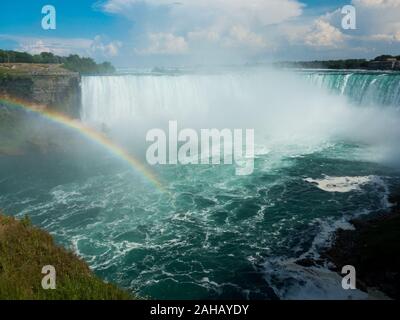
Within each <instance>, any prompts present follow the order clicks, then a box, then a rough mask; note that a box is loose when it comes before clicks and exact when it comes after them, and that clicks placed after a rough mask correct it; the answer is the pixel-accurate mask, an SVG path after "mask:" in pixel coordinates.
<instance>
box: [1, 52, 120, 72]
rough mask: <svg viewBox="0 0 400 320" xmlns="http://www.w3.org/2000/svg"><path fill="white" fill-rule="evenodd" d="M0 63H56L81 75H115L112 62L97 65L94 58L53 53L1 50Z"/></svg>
mask: <svg viewBox="0 0 400 320" xmlns="http://www.w3.org/2000/svg"><path fill="white" fill-rule="evenodd" d="M0 63H44V64H48V63H56V64H62V66H63V67H64V68H65V69H68V70H71V71H74V72H80V73H89V74H90V73H113V72H115V68H114V66H113V65H112V64H111V63H110V62H103V63H96V62H95V61H94V60H93V59H92V58H88V57H80V56H79V55H77V54H71V55H69V56H67V57H62V56H57V55H55V54H53V53H51V52H42V53H40V54H29V53H27V52H19V51H12V50H1V49H0Z"/></svg>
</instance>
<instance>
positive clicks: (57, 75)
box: [0, 63, 81, 118]
mask: <svg viewBox="0 0 400 320" xmlns="http://www.w3.org/2000/svg"><path fill="white" fill-rule="evenodd" d="M0 95H8V96H12V97H16V98H20V99H23V100H26V101H29V102H33V103H37V104H42V105H45V106H46V107H48V108H49V109H53V110H57V111H59V112H63V113H65V114H67V115H68V116H70V117H73V118H79V113H80V104H81V89H80V75H79V73H75V72H70V71H68V70H65V69H63V68H62V67H61V66H60V65H49V64H46V65H41V64H25V63H19V64H18V63H17V64H7V63H4V64H0Z"/></svg>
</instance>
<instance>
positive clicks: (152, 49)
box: [136, 33, 188, 54]
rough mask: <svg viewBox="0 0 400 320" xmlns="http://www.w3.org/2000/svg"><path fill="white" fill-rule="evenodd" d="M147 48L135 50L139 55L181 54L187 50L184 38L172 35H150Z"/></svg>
mask: <svg viewBox="0 0 400 320" xmlns="http://www.w3.org/2000/svg"><path fill="white" fill-rule="evenodd" d="M148 38H149V46H148V47H147V48H145V49H136V52H137V53H139V54H183V53H186V52H187V50H188V44H187V42H186V40H185V38H183V37H181V36H175V35H174V34H172V33H150V34H149V35H148Z"/></svg>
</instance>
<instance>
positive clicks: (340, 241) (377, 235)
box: [323, 193, 400, 299]
mask: <svg viewBox="0 0 400 320" xmlns="http://www.w3.org/2000/svg"><path fill="white" fill-rule="evenodd" d="M390 201H391V203H393V204H394V206H393V207H392V208H391V211H390V212H389V213H384V214H380V215H378V216H376V215H374V216H367V217H363V218H358V219H355V220H352V221H351V223H352V224H353V225H354V228H355V229H354V230H342V229H339V230H337V231H336V234H335V240H334V243H333V245H332V246H331V247H330V248H329V249H327V250H326V251H325V252H324V253H323V257H325V258H327V259H328V260H329V261H331V262H332V263H333V264H334V266H333V267H332V270H333V271H336V272H338V273H340V272H341V268H342V267H343V266H345V265H352V266H354V267H355V269H356V276H357V288H358V289H361V290H363V291H370V290H378V291H381V292H383V293H384V294H385V295H387V296H388V297H389V298H392V299H399V298H400V242H399V238H400V193H397V194H395V195H393V196H392V197H391V199H390Z"/></svg>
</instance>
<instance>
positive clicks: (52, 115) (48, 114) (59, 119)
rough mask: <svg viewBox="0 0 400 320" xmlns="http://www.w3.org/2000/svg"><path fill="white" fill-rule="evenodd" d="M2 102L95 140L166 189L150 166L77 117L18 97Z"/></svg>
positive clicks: (5, 98)
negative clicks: (73, 117) (74, 117)
mask: <svg viewBox="0 0 400 320" xmlns="http://www.w3.org/2000/svg"><path fill="white" fill-rule="evenodd" d="M0 104H3V105H5V106H8V107H11V108H17V109H22V110H25V111H27V112H31V113H34V114H38V115H40V116H42V117H44V118H46V119H48V120H49V121H51V122H53V123H56V124H59V125H62V126H63V127H65V128H67V129H71V130H74V131H76V132H78V133H79V134H81V135H83V136H84V137H86V138H88V139H89V140H91V141H93V142H95V143H96V144H98V145H100V146H102V147H104V148H105V149H106V150H108V151H109V152H110V153H111V154H113V155H115V156H116V157H118V158H120V159H122V160H123V161H124V162H126V163H128V164H129V165H130V166H131V167H132V168H133V169H134V170H135V171H138V172H140V173H141V174H142V175H143V176H144V177H145V178H146V179H147V180H148V181H150V182H151V183H152V184H153V185H154V186H156V187H157V189H159V190H161V191H165V190H164V188H163V185H162V183H161V182H160V181H159V180H158V178H157V177H156V176H155V174H154V173H153V172H152V171H151V170H150V169H149V168H148V166H147V165H146V164H144V163H142V162H141V161H139V160H138V159H136V158H135V157H134V156H133V155H132V154H130V153H128V152H127V151H126V150H125V149H123V148H122V147H121V146H119V145H117V144H115V143H114V142H113V141H112V140H111V139H109V138H108V137H107V136H105V135H104V134H102V133H101V132H98V131H96V130H94V129H93V128H90V127H88V126H86V125H84V124H83V123H82V122H81V121H79V120H77V119H72V118H70V117H68V116H66V115H65V114H63V113H60V112H57V111H54V110H49V109H48V108H46V107H45V106H43V105H39V104H33V103H28V102H26V101H23V100H21V99H16V98H12V97H8V96H0Z"/></svg>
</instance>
